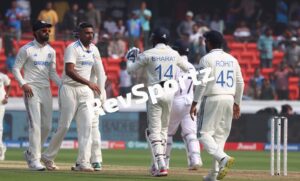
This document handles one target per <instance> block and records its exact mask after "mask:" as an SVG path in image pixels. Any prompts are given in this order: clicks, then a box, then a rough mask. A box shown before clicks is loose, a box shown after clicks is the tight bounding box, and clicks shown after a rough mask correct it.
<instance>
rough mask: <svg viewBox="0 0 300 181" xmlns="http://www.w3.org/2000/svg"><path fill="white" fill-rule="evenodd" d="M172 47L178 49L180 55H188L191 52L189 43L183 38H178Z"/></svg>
mask: <svg viewBox="0 0 300 181" xmlns="http://www.w3.org/2000/svg"><path fill="white" fill-rule="evenodd" d="M172 48H173V49H174V50H176V51H178V53H179V54H180V55H188V54H189V52H190V49H189V44H188V43H186V42H184V41H182V40H177V41H175V43H174V45H173V46H172Z"/></svg>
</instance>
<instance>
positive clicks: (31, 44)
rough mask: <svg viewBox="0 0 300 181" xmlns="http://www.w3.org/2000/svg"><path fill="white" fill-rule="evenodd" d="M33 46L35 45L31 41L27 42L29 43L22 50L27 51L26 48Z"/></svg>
mask: <svg viewBox="0 0 300 181" xmlns="http://www.w3.org/2000/svg"><path fill="white" fill-rule="evenodd" d="M34 45H35V44H34V42H33V41H32V42H29V43H27V44H26V45H24V49H25V50H27V49H28V48H30V47H33V46H34Z"/></svg>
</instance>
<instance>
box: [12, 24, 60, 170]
mask: <svg viewBox="0 0 300 181" xmlns="http://www.w3.org/2000/svg"><path fill="white" fill-rule="evenodd" d="M50 27H52V25H51V24H48V23H46V22H44V21H37V22H35V23H34V24H33V26H32V30H33V35H34V38H35V39H34V40H33V41H32V42H29V43H28V44H26V45H24V46H23V47H21V48H20V50H19V52H18V54H17V57H16V62H15V65H14V67H13V74H14V76H15V78H16V80H17V81H18V82H19V85H20V87H22V89H23V91H24V102H25V107H26V111H27V115H28V127H29V128H28V129H29V130H28V132H29V147H28V149H27V150H26V151H25V152H24V157H25V160H26V161H27V164H28V167H29V169H31V170H40V171H41V170H45V167H44V166H43V165H42V164H41V163H40V158H41V146H42V145H43V144H44V142H45V141H46V139H47V137H48V134H49V132H50V130H51V125H52V95H51V90H50V81H49V78H50V79H52V80H53V81H54V82H55V83H56V85H57V86H58V87H59V86H60V85H61V80H60V78H59V77H58V75H57V73H56V53H55V50H54V49H53V48H52V47H51V46H50V45H49V44H48V40H49V32H50ZM22 68H23V70H24V78H23V76H22V74H21V69H22Z"/></svg>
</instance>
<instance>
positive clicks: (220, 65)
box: [216, 60, 233, 67]
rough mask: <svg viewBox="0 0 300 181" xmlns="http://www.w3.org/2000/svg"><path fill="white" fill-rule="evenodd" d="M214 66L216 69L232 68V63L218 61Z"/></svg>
mask: <svg viewBox="0 0 300 181" xmlns="http://www.w3.org/2000/svg"><path fill="white" fill-rule="evenodd" d="M216 66H218V67H233V61H224V60H218V61H216Z"/></svg>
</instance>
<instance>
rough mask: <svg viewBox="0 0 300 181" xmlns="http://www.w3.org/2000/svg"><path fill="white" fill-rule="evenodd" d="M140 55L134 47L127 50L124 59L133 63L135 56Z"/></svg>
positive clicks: (138, 50)
mask: <svg viewBox="0 0 300 181" xmlns="http://www.w3.org/2000/svg"><path fill="white" fill-rule="evenodd" d="M139 53H140V49H139V48H136V47H132V48H131V49H129V50H128V52H127V53H126V55H125V58H126V59H127V60H129V61H132V62H135V60H136V57H137V55H138V54H139Z"/></svg>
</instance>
